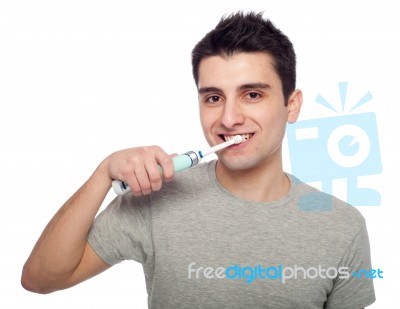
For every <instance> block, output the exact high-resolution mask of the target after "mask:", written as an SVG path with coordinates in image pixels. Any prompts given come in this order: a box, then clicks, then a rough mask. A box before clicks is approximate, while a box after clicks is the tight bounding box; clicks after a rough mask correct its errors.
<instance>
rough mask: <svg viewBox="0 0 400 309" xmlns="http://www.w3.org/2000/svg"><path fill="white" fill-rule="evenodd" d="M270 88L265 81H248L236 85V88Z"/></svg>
mask: <svg viewBox="0 0 400 309" xmlns="http://www.w3.org/2000/svg"><path fill="white" fill-rule="evenodd" d="M260 88H261V89H271V86H270V85H268V84H265V83H250V84H244V85H241V86H239V87H238V90H248V89H260Z"/></svg>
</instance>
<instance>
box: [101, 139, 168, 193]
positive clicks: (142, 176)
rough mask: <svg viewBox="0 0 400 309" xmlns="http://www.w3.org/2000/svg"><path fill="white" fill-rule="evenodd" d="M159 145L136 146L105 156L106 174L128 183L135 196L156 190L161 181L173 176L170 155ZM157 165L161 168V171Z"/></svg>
mask: <svg viewBox="0 0 400 309" xmlns="http://www.w3.org/2000/svg"><path fill="white" fill-rule="evenodd" d="M173 156H174V155H168V154H167V153H166V152H165V151H164V150H163V149H162V148H160V147H159V146H147V147H136V148H129V149H125V150H120V151H117V152H115V153H113V154H111V155H110V156H108V157H107V158H106V160H105V161H104V164H106V165H107V170H108V175H109V177H110V178H111V179H118V180H122V181H124V182H125V183H127V184H128V185H129V187H130V188H131V191H132V194H133V195H135V196H141V195H147V194H150V193H151V192H153V191H158V190H160V189H161V187H162V182H163V181H171V180H172V178H173V177H174V165H173V162H172V159H171V157H173ZM159 166H161V168H162V173H161V171H160V168H159Z"/></svg>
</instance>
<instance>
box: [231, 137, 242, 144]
mask: <svg viewBox="0 0 400 309" xmlns="http://www.w3.org/2000/svg"><path fill="white" fill-rule="evenodd" d="M233 139H234V140H235V144H240V143H241V142H242V141H243V137H242V136H241V135H235V137H234V138H233Z"/></svg>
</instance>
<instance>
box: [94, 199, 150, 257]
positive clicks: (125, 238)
mask: <svg viewBox="0 0 400 309" xmlns="http://www.w3.org/2000/svg"><path fill="white" fill-rule="evenodd" d="M88 242H89V244H90V246H91V247H92V248H93V250H94V251H95V252H96V253H97V255H99V257H100V258H101V259H102V260H103V261H104V262H105V263H107V264H109V265H114V264H117V263H119V262H121V261H123V260H134V261H137V262H139V263H141V264H144V263H145V262H146V260H147V259H148V257H149V255H150V254H152V242H151V212H150V200H149V199H148V198H147V197H145V196H144V197H139V198H135V197H133V196H132V195H131V194H125V195H122V196H118V197H117V198H115V199H114V200H113V201H112V202H111V203H110V204H109V205H108V206H107V207H106V209H105V210H104V211H103V212H101V213H100V214H99V215H98V216H97V217H96V219H95V220H94V222H93V225H92V227H91V229H90V230H89V234H88Z"/></svg>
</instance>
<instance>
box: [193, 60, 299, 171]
mask: <svg viewBox="0 0 400 309" xmlns="http://www.w3.org/2000/svg"><path fill="white" fill-rule="evenodd" d="M198 89H199V108H200V120H201V125H202V128H203V132H204V135H205V137H206V139H207V141H208V143H209V144H210V145H216V144H220V143H222V142H224V141H225V140H227V139H229V138H230V137H232V136H234V135H237V134H240V135H242V136H243V137H245V138H246V139H247V140H246V141H244V142H242V143H240V144H238V145H233V146H231V147H229V148H226V149H224V150H222V151H220V152H219V153H218V158H219V162H220V163H222V165H223V166H224V167H225V168H227V169H229V170H243V169H251V168H257V167H262V166H269V165H270V164H273V163H274V162H281V145H282V140H283V137H284V134H285V127H286V122H287V121H288V120H289V121H290V120H291V119H289V118H288V117H289V116H288V115H289V114H290V113H289V110H290V107H289V108H288V107H285V102H284V97H283V92H282V84H281V81H280V79H279V77H278V75H277V73H276V72H275V69H274V68H273V58H272V57H271V56H270V55H268V54H266V53H261V52H254V53H236V54H234V55H232V56H221V55H219V56H211V57H207V58H205V59H203V60H202V61H201V62H200V66H199V82H198ZM290 101H291V99H289V102H290ZM296 118H297V115H296ZM294 121H295V120H294ZM277 160H278V161H277ZM279 164H280V163H279Z"/></svg>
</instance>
